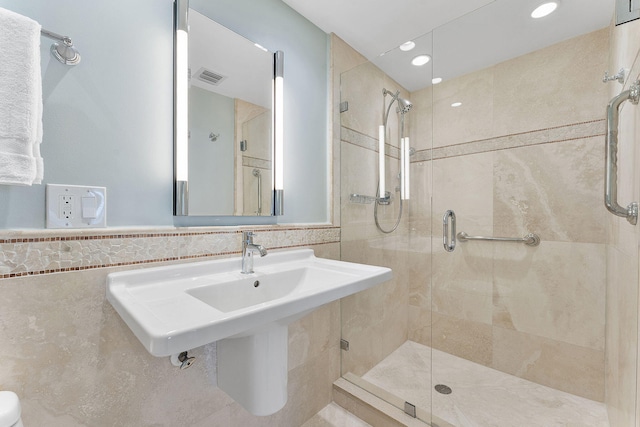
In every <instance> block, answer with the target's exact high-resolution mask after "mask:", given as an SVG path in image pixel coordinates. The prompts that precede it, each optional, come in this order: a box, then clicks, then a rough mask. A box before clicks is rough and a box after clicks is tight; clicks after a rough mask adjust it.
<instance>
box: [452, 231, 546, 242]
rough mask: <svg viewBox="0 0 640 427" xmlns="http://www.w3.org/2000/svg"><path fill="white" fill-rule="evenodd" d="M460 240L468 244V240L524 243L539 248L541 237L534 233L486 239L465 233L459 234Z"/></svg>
mask: <svg viewBox="0 0 640 427" xmlns="http://www.w3.org/2000/svg"><path fill="white" fill-rule="evenodd" d="M458 240H460V241H461V242H466V241H467V240H489V241H493V242H519V243H524V244H525V245H527V246H538V245H539V244H540V236H538V235H537V234H534V233H529V234H527V235H526V236H524V237H484V236H469V235H468V234H467V233H465V232H464V231H461V232H459V233H458Z"/></svg>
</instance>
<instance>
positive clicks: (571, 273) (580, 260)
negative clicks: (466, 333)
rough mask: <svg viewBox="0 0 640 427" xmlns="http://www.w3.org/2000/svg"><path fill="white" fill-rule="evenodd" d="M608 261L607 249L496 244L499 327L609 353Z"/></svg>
mask: <svg viewBox="0 0 640 427" xmlns="http://www.w3.org/2000/svg"><path fill="white" fill-rule="evenodd" d="M605 256H606V254H605V248H604V245H601V244H587V243H562V242H548V241H544V242H543V243H541V244H540V246H538V247H535V248H531V247H528V246H525V245H517V246H514V245H513V244H511V245H509V244H507V243H504V244H502V245H498V244H496V245H495V266H494V280H495V294H494V315H493V324H494V325H495V326H500V327H503V328H508V329H513V330H516V331H520V332H526V333H528V334H532V335H537V336H540V337H546V338H549V339H552V340H556V341H562V342H565V343H570V344H574V345H578V346H582V347H587V348H592V349H594V350H603V349H604V325H605V304H604V301H605V285H604V283H605Z"/></svg>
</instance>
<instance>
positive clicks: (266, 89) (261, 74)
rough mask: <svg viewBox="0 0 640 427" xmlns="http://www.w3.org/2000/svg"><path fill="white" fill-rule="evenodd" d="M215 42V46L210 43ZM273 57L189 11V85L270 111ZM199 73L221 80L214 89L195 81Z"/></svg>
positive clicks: (195, 12)
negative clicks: (212, 75)
mask: <svg viewBox="0 0 640 427" xmlns="http://www.w3.org/2000/svg"><path fill="white" fill-rule="evenodd" d="M211 40H216V41H217V43H211ZM272 61H273V57H272V54H270V53H269V52H267V51H264V50H262V49H260V48H258V47H256V45H255V44H254V43H253V42H251V41H249V40H247V39H245V38H244V37H242V36H240V35H238V34H236V33H234V32H233V31H231V30H229V29H227V28H226V27H223V26H222V25H220V24H218V23H217V22H215V21H213V20H211V19H210V18H208V17H206V16H204V15H202V14H201V13H199V12H197V11H195V10H193V9H190V10H189V68H190V70H191V80H190V84H191V85H192V86H197V87H199V88H201V89H204V90H208V91H211V92H215V93H218V94H220V95H223V96H226V97H229V98H239V99H242V100H244V101H247V102H251V103H252V104H256V105H260V106H262V107H264V108H267V109H271V80H272V77H273V62H272ZM202 69H206V70H208V71H211V72H213V73H215V74H218V75H220V76H223V77H224V79H222V80H221V81H220V82H219V83H218V84H217V85H215V86H214V85H211V84H209V83H206V82H204V81H202V80H201V79H199V78H198V76H199V75H200V72H201V70H202Z"/></svg>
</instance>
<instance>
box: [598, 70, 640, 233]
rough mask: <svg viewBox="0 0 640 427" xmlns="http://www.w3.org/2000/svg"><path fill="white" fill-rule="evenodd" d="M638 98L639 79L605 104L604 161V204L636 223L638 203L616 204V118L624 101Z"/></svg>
mask: <svg viewBox="0 0 640 427" xmlns="http://www.w3.org/2000/svg"><path fill="white" fill-rule="evenodd" d="M638 100H640V81H636V82H635V83H634V84H632V85H631V87H630V88H629V90H625V91H624V92H622V93H621V94H620V95H618V96H616V97H614V98H613V99H612V100H611V102H609V105H607V136H606V150H605V156H606V162H605V177H604V205H605V206H606V207H607V210H608V211H609V212H611V213H612V214H614V215H617V216H621V217H625V218H627V221H629V222H630V223H631V224H633V225H636V224H637V223H638V203H637V202H633V203H630V204H629V205H628V206H627V207H626V208H623V207H622V206H620V205H619V204H618V183H617V180H618V120H619V113H620V106H621V105H622V103H623V102H625V101H630V102H631V103H632V104H633V105H637V104H638Z"/></svg>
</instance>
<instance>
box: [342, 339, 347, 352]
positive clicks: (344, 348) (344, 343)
mask: <svg viewBox="0 0 640 427" xmlns="http://www.w3.org/2000/svg"><path fill="white" fill-rule="evenodd" d="M340 349H341V350H344V351H349V341H347V340H344V339H340Z"/></svg>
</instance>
